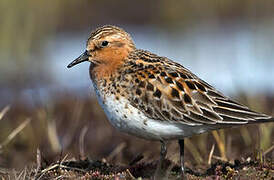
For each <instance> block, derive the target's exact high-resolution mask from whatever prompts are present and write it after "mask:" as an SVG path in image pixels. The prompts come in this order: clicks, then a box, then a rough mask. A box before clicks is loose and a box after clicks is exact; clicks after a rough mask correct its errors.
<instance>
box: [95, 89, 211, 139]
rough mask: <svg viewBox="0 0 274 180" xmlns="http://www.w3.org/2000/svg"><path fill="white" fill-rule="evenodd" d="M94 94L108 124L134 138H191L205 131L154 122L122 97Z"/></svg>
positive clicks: (198, 127)
mask: <svg viewBox="0 0 274 180" xmlns="http://www.w3.org/2000/svg"><path fill="white" fill-rule="evenodd" d="M96 94H97V98H98V101H99V104H100V105H101V106H102V108H103V109H104V111H105V113H106V115H107V117H108V119H109V121H110V123H111V124H112V125H113V126H114V127H115V128H117V129H118V130H120V131H122V132H126V133H128V134H131V135H134V136H138V137H141V138H144V139H149V140H169V139H180V138H184V137H188V136H192V135H193V134H199V133H203V132H205V131H206V130H207V128H206V127H204V126H189V125H185V124H181V123H173V122H170V121H165V122H163V121H158V120H154V119H151V118H148V117H147V116H145V114H144V113H142V112H141V111H139V110H138V109H136V108H135V107H133V106H132V105H131V104H130V103H129V101H128V100H127V99H126V98H124V97H120V98H119V100H117V99H115V96H114V95H112V94H111V95H105V94H104V95H103V94H101V93H100V92H99V91H98V90H96Z"/></svg>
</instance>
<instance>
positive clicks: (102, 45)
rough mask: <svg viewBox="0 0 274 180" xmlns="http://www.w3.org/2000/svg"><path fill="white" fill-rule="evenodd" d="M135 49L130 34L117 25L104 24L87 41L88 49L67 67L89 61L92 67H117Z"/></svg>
mask: <svg viewBox="0 0 274 180" xmlns="http://www.w3.org/2000/svg"><path fill="white" fill-rule="evenodd" d="M134 49H135V45H134V43H133V41H132V39H131V37H130V35H129V34H128V33H127V32H125V31H124V30H123V29H121V28H118V27H116V26H111V25H107V26H103V27H100V28H97V29H96V30H95V31H93V32H92V33H91V35H90V37H89V39H88V41H87V44H86V50H85V51H84V53H82V54H81V55H80V56H79V57H78V58H76V59H75V60H74V61H72V62H71V63H70V64H69V65H68V66H67V67H68V68H71V67H73V66H74V65H76V64H79V63H81V62H84V61H89V62H90V63H91V67H93V68H96V67H99V69H101V68H100V67H102V68H103V67H105V68H104V69H109V68H115V67H117V66H118V65H120V64H122V63H123V61H124V60H125V59H126V57H127V56H128V54H129V53H130V52H131V51H133V50H134Z"/></svg>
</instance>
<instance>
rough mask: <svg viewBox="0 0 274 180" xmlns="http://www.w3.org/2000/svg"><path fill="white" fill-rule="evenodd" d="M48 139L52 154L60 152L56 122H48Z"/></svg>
mask: <svg viewBox="0 0 274 180" xmlns="http://www.w3.org/2000/svg"><path fill="white" fill-rule="evenodd" d="M48 138H49V142H50V145H51V148H52V150H53V152H60V151H61V149H62V148H61V144H60V142H59V139H58V135H57V129H56V122H55V120H54V119H52V120H49V121H48Z"/></svg>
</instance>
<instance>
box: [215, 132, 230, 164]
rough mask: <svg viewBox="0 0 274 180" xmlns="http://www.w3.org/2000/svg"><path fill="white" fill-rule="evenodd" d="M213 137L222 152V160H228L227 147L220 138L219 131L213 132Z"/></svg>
mask: <svg viewBox="0 0 274 180" xmlns="http://www.w3.org/2000/svg"><path fill="white" fill-rule="evenodd" d="M212 135H213V137H214V139H215V140H216V142H217V145H218V148H219V150H220V153H221V157H222V159H225V160H227V158H226V151H225V145H224V143H223V141H222V140H221V137H220V135H219V133H218V131H212Z"/></svg>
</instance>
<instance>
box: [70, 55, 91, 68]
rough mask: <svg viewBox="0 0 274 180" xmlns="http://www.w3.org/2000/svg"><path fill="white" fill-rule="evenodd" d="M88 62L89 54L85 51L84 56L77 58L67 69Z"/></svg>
mask: <svg viewBox="0 0 274 180" xmlns="http://www.w3.org/2000/svg"><path fill="white" fill-rule="evenodd" d="M84 61H88V54H87V51H85V52H84V53H83V54H81V55H80V56H79V57H78V58H76V59H75V60H74V61H72V62H71V63H70V64H69V65H68V66H67V68H71V67H73V66H75V65H76V64H79V63H81V62H84Z"/></svg>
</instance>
